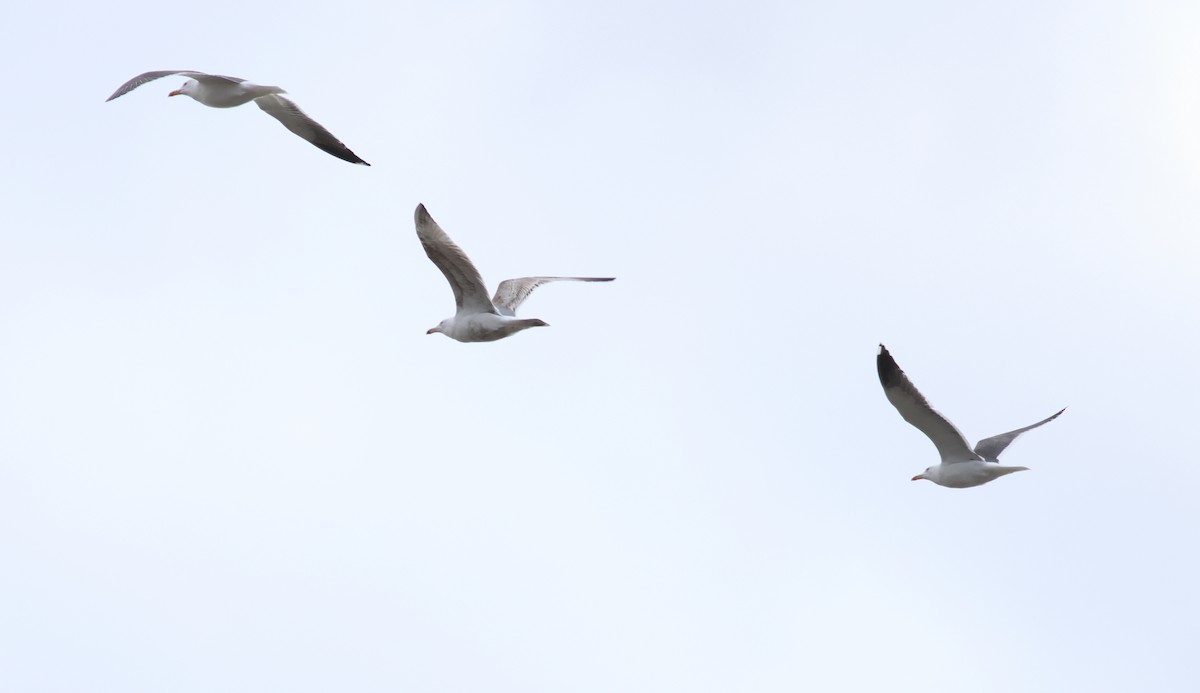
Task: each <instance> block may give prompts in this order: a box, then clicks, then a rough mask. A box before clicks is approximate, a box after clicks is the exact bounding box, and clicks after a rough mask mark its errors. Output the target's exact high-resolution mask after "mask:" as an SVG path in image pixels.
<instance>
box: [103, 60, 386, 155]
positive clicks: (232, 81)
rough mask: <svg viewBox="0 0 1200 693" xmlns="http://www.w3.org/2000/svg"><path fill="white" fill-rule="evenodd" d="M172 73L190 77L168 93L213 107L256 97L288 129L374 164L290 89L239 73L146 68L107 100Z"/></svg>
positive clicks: (319, 145) (334, 152)
mask: <svg viewBox="0 0 1200 693" xmlns="http://www.w3.org/2000/svg"><path fill="white" fill-rule="evenodd" d="M169 75H186V76H188V77H189V78H190V79H188V80H187V81H186V82H184V83H183V86H182V87H180V88H178V89H176V90H175V91H173V92H171V93H169V94H167V96H178V95H180V94H183V95H185V96H190V97H192V98H193V99H195V100H197V101H199V102H200V103H202V104H204V105H205V106H212V107H213V108H233V107H234V106H241V105H242V104H244V103H247V102H249V101H253V102H254V103H256V104H258V107H259V108H261V109H263V110H264V111H266V112H267V114H268V115H270V116H271V117H272V118H274V119H276V120H278V121H279V122H281V123H283V126H284V127H286V128H287V129H288V130H291V131H292V132H294V133H296V134H297V135H299V136H301V137H303V138H304V139H306V140H308V141H309V142H310V143H312V145H313V146H315V147H317V148H318V149H320V150H322V151H325V152H328V153H330V154H332V155H334V156H336V157H337V158H339V159H341V160H342V161H349V162H350V163H352V164H362V165H363V166H370V164H368V163H367V162H365V161H363V160H362V159H360V158H359V157H358V155H357V154H355V153H354V152H352V151H350V149H349V148H348V147H347V146H346V145H344V144H342V141H341V140H339V139H338V138H336V137H334V136H333V133H331V132H329V131H328V130H326V129H325V128H324V126H322V125H321V124H320V123H318V122H317V121H315V120H313V119H312V118H309V117H308V115H307V114H305V113H304V111H302V110H300V107H299V106H297V105H296V104H295V102H293V101H292V100H291V99H289V98H287V97H286V96H281V94H285V93H287V92H285V91H284V90H283V89H280V88H279V87H266V86H262V85H261V84H254V83H253V82H247V81H246V80H244V79H239V78H237V77H225V76H222V75H210V74H206V73H204V72H196V71H195V70H156V71H154V72H143V73H142V74H140V75H138V76H137V77H134V78H133V79H131V80H129V81H128V82H126V83H124V84H122V85H121V86H120V87H118V88H117V90H116V91H114V92H113V95H112V96H110V97H108V99H106V101H112V100H113V99H115V98H117V97H118V96H121V95H123V94H127V93H129V92H131V91H133V90H134V89H137V88H138V87H140V86H142V85H143V84H145V83H147V82H152V81H154V80H156V79H158V78H160V77H167V76H169Z"/></svg>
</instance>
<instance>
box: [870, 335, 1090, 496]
mask: <svg viewBox="0 0 1200 693" xmlns="http://www.w3.org/2000/svg"><path fill="white" fill-rule="evenodd" d="M875 365H876V368H877V369H878V371H879V383H880V384H881V385H883V392H884V394H885V395H887V398H888V401H889V402H891V403H892V406H894V407H896V410H897V411H899V412H900V416H902V417H904V420H905V421H907V422H909V423H910V424H912V425H913V426H915V427H916V428H917V429H918V430H920V431H921V432H922V433H924V434H925V435H926V436H928V437H929V439H930V440H931V441H933V444H934V446H935V447H936V448H937V451H938V454H940V455H941V457H942V462H941V464H938V465H936V466H933V467H929V468H928V469H926V470H925V471H924V472H922V473H920V474H918V475H916V476H914V477H913V481H917V480H918V479H927V480H929V481H932V482H933V483H935V484H938V485H939V486H948V487H950V488H969V487H971V486H979V485H980V484H986V483H987V482H989V481H992V480H993V479H998V478H1000V477H1002V476H1004V475H1006V474H1012V473H1013V472H1021V471H1026V470H1028V469H1029V468H1028V467H1007V466H1004V465H1002V464H1000V463H999V461H1000V460H999V458H1000V453H1002V452H1004V450H1005V448H1007V447H1008V446H1009V445H1011V444H1012V442H1013V441H1014V440H1016V439H1017V437H1018V436H1020V435H1021V434H1022V433H1025V432H1026V431H1030V430H1033V429H1035V428H1037V427H1038V426H1041V425H1043V424H1047V423H1050V422H1051V421H1053V420H1054V419H1056V418H1058V415H1059V414H1062V413H1063V412H1064V411H1066V409H1060V410H1059V411H1058V412H1057V413H1055V414H1054V415H1053V416H1051V417H1049V418H1046V419H1043V420H1041V421H1039V422H1037V423H1035V424H1033V425H1031V426H1025V427H1024V428H1018V429H1016V430H1015V431H1009V432H1008V433H1001V434H1000V435H996V436H992V437H991V438H984V439H983V440H981V441H979V443H977V444H976V445H975V448H974V449H972V448H971V444H970V443H968V442H967V439H966V437H965V436H963V434H962V432H961V431H959V430H958V429H957V428H955V426H954V424H952V423H950V421H949V420H948V419H947V418H946V417H944V416H942V415H941V413H939V412H938V411H937V410H936V409H934V408H933V407H931V406H929V402H927V401H926V400H925V397H924V396H923V395H922V394H921V393H920V392H919V391H918V390H917V388H916V386H914V385H913V384H912V382H911V381H910V380H909V379H908V376H907V375H905V374H904V371H902V370H900V366H898V365H897V364H896V360H895V359H893V358H892V355H891V354H890V353H888V350H887V347H885V346H883V345H882V344H880V345H879V355H878V356H877V357H876V359H875Z"/></svg>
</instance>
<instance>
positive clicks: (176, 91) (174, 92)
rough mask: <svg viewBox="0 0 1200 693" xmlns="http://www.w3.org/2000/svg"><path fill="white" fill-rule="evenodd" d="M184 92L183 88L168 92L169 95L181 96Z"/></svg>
mask: <svg viewBox="0 0 1200 693" xmlns="http://www.w3.org/2000/svg"><path fill="white" fill-rule="evenodd" d="M182 93H183V90H182V89H176V90H175V91H173V92H171V93H170V94H167V96H179V95H180V94H182Z"/></svg>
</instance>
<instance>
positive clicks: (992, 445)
mask: <svg viewBox="0 0 1200 693" xmlns="http://www.w3.org/2000/svg"><path fill="white" fill-rule="evenodd" d="M1066 410H1067V409H1066V407H1063V408H1062V409H1059V410H1058V412H1057V413H1055V414H1054V416H1051V417H1048V418H1045V419H1042V420H1041V421H1039V422H1037V423H1035V424H1033V425H1032V426H1026V427H1025V428H1018V429H1017V430H1015V431H1009V432H1008V433H1001V434H1000V435H998V436H992V437H991V438H984V439H983V440H981V441H979V442H978V443H976V445H975V452H976V454H978V455H979V456H980V457H982V458H983V459H985V460H987V461H988V462H999V461H1000V453H1002V452H1004V449H1005V448H1007V447H1008V446H1009V445H1011V444H1012V442H1013V441H1014V440H1016V439H1017V436H1019V435H1021V434H1022V433H1024V432H1025V431H1032V430H1033V429H1035V428H1037V427H1038V426H1043V425H1045V424H1048V423H1050V422H1051V421H1053V420H1055V419H1057V418H1058V415H1059V414H1062V413H1063V412H1064V411H1066Z"/></svg>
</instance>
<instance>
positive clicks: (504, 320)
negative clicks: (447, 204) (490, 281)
mask: <svg viewBox="0 0 1200 693" xmlns="http://www.w3.org/2000/svg"><path fill="white" fill-rule="evenodd" d="M413 216H414V219H415V221H416V224H417V238H418V239H420V241H421V245H422V246H424V247H425V254H426V255H428V256H429V259H430V260H432V261H433V264H435V265H437V268H438V269H440V270H441V271H442V274H444V275H446V281H448V282H450V288H451V289H453V290H454V303H455V305H456V306H457V307H458V311H457V312H456V313H455V314H454V317H452V318H446V319H445V320H443V321H441V322H440V323H438V326H437V327H431V328H429V331H428V332H426V333H425V334H434V333H435V332H437V333H441V334H444V335H446V336H447V337H449V338H451V339H455V340H458V341H460V342H494V341H496V340H497V339H503V338H505V337H508V336H509V335H512V334H516V333H517V332H520V331H521V330H524V329H526V328H529V327H546V326H547V325H546V323H545V322H544V321H542V320H539V319H537V318H518V317H517V308H518V307H519V306H520V305H521V303H522V302H524V301H525V299H526V298H529V294H531V293H533V290H534V289H536V288H538V287H539V286H541V285H542V284H547V283H549V282H559V281H572V282H611V281H612V280H613V279H615V277H521V278H520V279H505V280H504V281H502V282H500V286H498V287H496V295H495V296H492V297H491V298H488V294H487V286H486V285H485V284H484V283H483V277H481V276H480V275H479V270H477V269H475V265H473V264H471V260H470V258H468V257H467V254H466V253H464V252H463V251H462V249H461V248H459V247H458V246H457V245H455V244H454V241H452V240H450V237H449V236H447V235H446V232H445V231H443V230H442V227H440V226H438V224H437V222H436V221H434V220H433V217H431V216H429V212H427V211H426V210H425V205H423V204H422V205H417V210H416V212H414V214H413Z"/></svg>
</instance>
